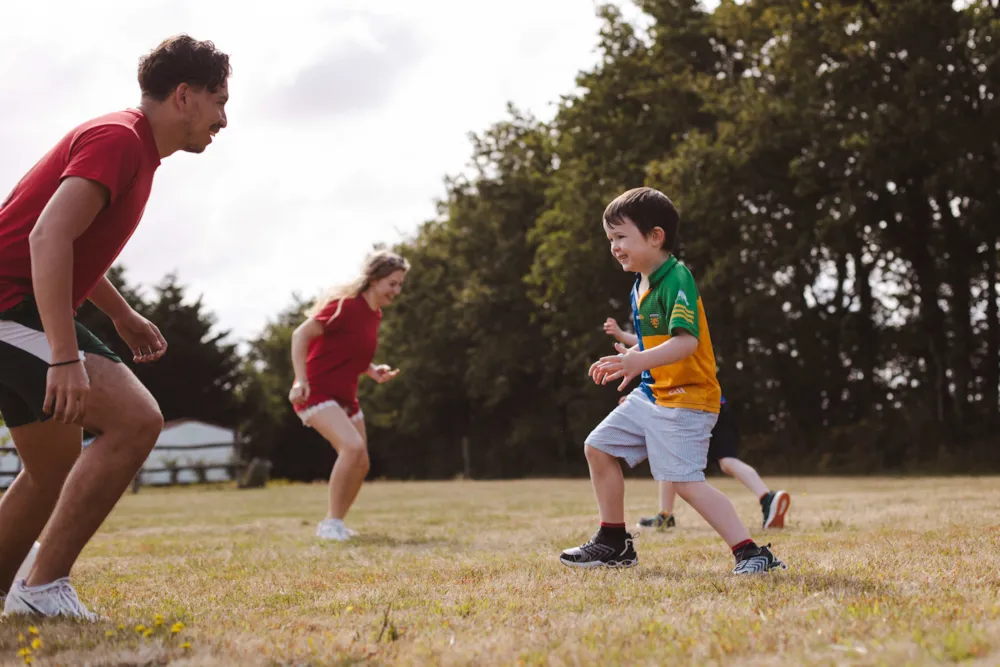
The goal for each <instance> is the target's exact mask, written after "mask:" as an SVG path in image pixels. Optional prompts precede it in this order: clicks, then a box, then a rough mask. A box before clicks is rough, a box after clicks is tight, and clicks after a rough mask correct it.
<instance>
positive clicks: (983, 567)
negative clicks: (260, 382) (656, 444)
mask: <svg viewBox="0 0 1000 667" xmlns="http://www.w3.org/2000/svg"><path fill="white" fill-rule="evenodd" d="M771 481H772V482H775V483H780V484H781V485H782V486H783V487H784V488H786V489H788V490H789V491H790V492H791V493H792V496H793V504H792V512H791V515H790V527H789V528H788V529H786V530H785V531H783V532H780V533H772V534H767V535H765V534H762V531H760V530H759V529H756V530H754V531H753V532H754V537H755V538H756V539H758V540H763V541H764V542H768V541H769V542H772V543H773V545H774V550H775V552H776V553H777V554H778V555H779V557H781V558H783V559H785V560H786V561H787V562H788V563H789V566H790V570H788V571H787V572H777V573H773V574H771V575H769V576H764V577H754V578H741V579H738V578H734V577H732V576H730V575H729V570H730V569H731V567H732V559H731V556H730V555H729V554H728V551H727V549H726V547H725V545H724V544H722V543H721V541H720V540H719V539H718V538H717V537H716V536H715V534H714V533H713V532H712V530H711V529H710V528H709V527H708V526H707V525H706V524H705V523H704V522H703V521H702V520H701V519H700V518H699V517H698V516H697V515H696V514H695V513H694V512H693V511H692V510H691V509H690V508H688V507H687V506H685V505H683V503H679V512H678V519H679V522H680V526H679V527H678V528H677V529H675V530H673V531H671V532H669V533H648V534H644V535H642V536H641V537H640V538H639V540H638V542H637V548H638V551H639V559H640V564H639V566H638V567H637V568H634V569H632V570H627V571H596V572H579V571H573V570H569V569H567V568H565V567H563V566H561V565H560V564H559V562H558V555H559V551H560V550H561V549H563V548H565V547H569V546H574V545H576V544H578V543H580V542H582V541H583V540H585V539H587V538H588V537H589V536H590V534H591V533H592V532H593V530H594V527H595V509H594V502H593V498H592V495H591V491H590V487H589V483H588V482H587V481H585V480H579V481H519V482H489V483H483V482H479V483H477V482H452V483H376V484H369V485H366V486H365V488H364V489H363V490H362V494H361V498H360V502H359V504H358V507H357V508H356V511H355V513H354V514H353V515H352V516H351V520H350V521H349V524H350V525H352V526H354V527H356V528H357V529H358V530H360V531H362V536H361V537H360V538H358V539H356V541H355V542H354V543H352V544H349V545H340V544H325V543H320V542H318V541H317V540H316V539H315V538H314V537H313V531H314V528H315V523H316V520H317V519H318V518H320V516H321V514H322V512H323V508H324V502H325V500H324V499H325V488H324V487H323V486H321V485H275V486H271V487H270V488H268V489H266V490H255V491H238V490H235V489H232V488H221V487H215V488H202V489H173V490H163V491H157V490H152V489H145V490H143V492H142V493H140V494H139V495H138V496H131V495H130V496H127V497H126V498H125V499H124V500H123V501H122V503H121V504H120V505H119V507H118V509H117V510H116V512H115V513H114V515H113V516H112V517H111V518H110V519H109V520H108V522H107V523H106V524H105V526H104V527H103V529H102V530H101V532H100V533H99V534H98V536H97V537H96V538H95V539H94V541H93V542H92V543H91V545H90V546H89V547H88V549H87V550H86V552H85V553H84V556H83V558H82V559H81V561H80V563H79V564H78V565H77V569H76V570H75V572H74V580H75V582H76V584H77V588H78V590H79V591H80V594H81V597H82V598H83V600H84V601H85V602H86V603H89V604H90V605H91V606H92V607H94V608H97V609H98V610H99V611H101V612H102V613H104V614H108V615H109V616H110V617H111V618H112V619H113V620H111V621H109V622H103V623H99V624H96V625H81V624H77V623H72V622H67V621H41V622H36V623H34V624H32V623H29V622H28V621H26V620H12V619H5V620H3V621H2V622H0V657H2V659H3V661H4V663H5V664H23V662H24V657H22V656H18V655H17V654H18V652H19V651H20V650H22V649H24V648H25V647H28V648H30V643H31V641H32V640H34V639H39V640H40V642H41V645H40V647H38V648H36V649H32V650H31V653H30V657H32V658H33V660H34V664H66V665H83V664H92V665H117V664H127V665H145V664H165V663H167V662H170V663H171V664H178V665H257V664H261V665H270V664H296V665H298V664H315V665H330V664H334V665H336V664H341V665H349V664H358V663H366V664H406V665H430V664H435V665H438V664H440V665H453V664H476V665H511V664H528V665H534V664H552V665H591V664H602V665H615V664H628V665H635V664H649V665H653V664H657V665H660V664H672V663H677V664H699V665H701V664H726V665H742V664H762V665H778V664H781V665H807V664H819V665H826V664H830V665H833V664H861V665H867V664H872V665H874V664H891V665H904V664H936V663H939V662H950V661H962V660H969V659H972V660H978V661H980V662H982V663H983V664H997V663H1000V596H998V584H1000V566H998V563H1000V557H998V556H1000V527H998V526H997V517H998V516H1000V485H998V480H997V479H988V478H979V479H973V478H962V479H958V478H949V479H912V480H905V479H904V480H896V479H863V480H859V479H845V480H837V479H782V480H771ZM713 483H716V484H717V485H718V486H719V487H720V488H722V489H723V490H724V491H725V492H726V493H727V494H728V495H729V496H730V497H731V498H732V499H733V500H734V501H735V502H736V505H737V509H738V510H739V512H740V515H741V516H742V517H743V518H744V519H745V520H746V521H747V522H748V523H751V522H752V525H754V526H757V525H759V524H758V523H757V522H758V521H759V509H758V508H757V504H756V501H755V499H754V498H752V497H751V496H750V494H749V493H748V492H747V491H746V490H745V489H743V488H742V487H740V486H739V485H738V484H737V483H735V482H733V481H731V480H714V482H713ZM655 499H656V490H655V486H654V484H653V483H652V482H651V481H629V484H628V519H629V521H630V523H632V522H634V521H635V520H637V519H638V517H639V516H640V515H641V514H643V513H648V512H649V511H650V510H651V509H654V504H655ZM157 614H159V617H158V616H157ZM178 622H180V623H182V624H183V625H184V627H183V628H181V627H180V626H179V625H177V626H175V623H178ZM138 626H142V627H141V629H138V630H137V627H138ZM31 628H35V629H36V630H37V634H33V633H32V632H30V629H31ZM171 629H176V630H178V632H176V633H172V632H171ZM19 635H20V637H19ZM36 645H37V643H36Z"/></svg>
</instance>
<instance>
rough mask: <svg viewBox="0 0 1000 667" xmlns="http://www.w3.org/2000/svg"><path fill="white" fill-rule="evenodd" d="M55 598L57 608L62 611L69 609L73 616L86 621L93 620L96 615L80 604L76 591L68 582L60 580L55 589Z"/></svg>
mask: <svg viewBox="0 0 1000 667" xmlns="http://www.w3.org/2000/svg"><path fill="white" fill-rule="evenodd" d="M55 594H56V598H57V599H58V600H59V606H60V607H61V608H64V609H70V610H72V611H73V614H74V615H76V616H79V617H81V618H85V619H87V620H91V621H92V620H95V619H96V618H97V614H95V613H93V612H92V611H90V610H89V609H87V607H85V606H84V604H83V603H82V602H80V598H79V597H78V596H77V594H76V589H74V588H73V586H72V585H70V583H69V581H68V580H65V579H64V580H62V581H60V582H59V584H58V586H57V587H56V591H55Z"/></svg>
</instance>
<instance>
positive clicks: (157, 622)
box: [153, 614, 163, 627]
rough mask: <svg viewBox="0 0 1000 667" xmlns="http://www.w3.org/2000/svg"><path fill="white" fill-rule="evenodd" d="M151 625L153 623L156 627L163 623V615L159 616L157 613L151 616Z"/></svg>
mask: <svg viewBox="0 0 1000 667" xmlns="http://www.w3.org/2000/svg"><path fill="white" fill-rule="evenodd" d="M153 625H155V626H156V627H160V626H161V625H163V617H162V616H160V615H159V614H157V615H156V616H155V617H153Z"/></svg>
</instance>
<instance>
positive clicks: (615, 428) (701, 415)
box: [585, 388, 719, 482]
mask: <svg viewBox="0 0 1000 667" xmlns="http://www.w3.org/2000/svg"><path fill="white" fill-rule="evenodd" d="M718 418H719V415H717V414H716V413H714V412H704V411H702V410H691V409H689V408H665V407H663V406H660V405H656V404H655V403H653V401H651V400H650V399H649V397H648V396H646V394H645V393H643V391H642V388H637V389H634V390H633V391H632V393H630V394H629V395H628V397H627V398H626V399H625V401H624V402H622V403H621V404H620V405H619V406H618V407H617V408H615V409H614V410H612V411H611V414H609V415H608V416H607V417H605V418H604V421H602V422H601V423H600V424H598V425H597V428H595V429H594V430H593V431H591V433H590V435H588V436H587V440H586V441H585V444H586V445H587V446H589V447H593V448H594V449H599V450H601V451H602V452H604V453H606V454H610V455H611V456H614V457H616V458H620V459H624V460H625V462H626V463H628V465H629V467H631V468H634V467H635V466H637V465H639V464H640V463H642V462H643V461H645V460H646V459H647V458H648V459H649V469H650V471H652V473H653V478H654V479H656V480H659V481H661V482H703V481H705V466H706V465H707V464H708V443H709V441H710V440H711V439H712V429H713V428H715V422H716V420H717V419H718Z"/></svg>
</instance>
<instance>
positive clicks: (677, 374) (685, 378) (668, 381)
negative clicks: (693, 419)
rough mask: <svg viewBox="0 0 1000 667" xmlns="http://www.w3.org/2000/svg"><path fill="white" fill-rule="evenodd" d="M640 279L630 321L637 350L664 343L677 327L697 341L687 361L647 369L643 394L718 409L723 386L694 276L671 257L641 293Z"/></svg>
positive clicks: (677, 403)
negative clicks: (636, 342)
mask: <svg viewBox="0 0 1000 667" xmlns="http://www.w3.org/2000/svg"><path fill="white" fill-rule="evenodd" d="M641 280H642V277H641V276H637V277H636V280H635V286H634V287H633V288H632V319H633V322H632V323H633V325H634V327H635V332H636V334H637V335H638V337H639V349H640V350H648V349H650V348H653V347H656V346H657V345H661V344H663V343H665V342H667V341H668V340H670V337H671V335H672V334H673V333H675V332H677V331H678V330H680V331H686V332H687V333H689V334H691V335H692V336H694V337H695V338H697V339H698V349H697V350H695V353H694V354H692V355H691V356H690V357H688V358H687V359H684V360H683V361H679V362H677V363H676V364H670V365H669V366H660V367H658V368H653V369H650V370H648V371H644V372H643V374H642V385H641V386H642V390H643V392H645V394H646V395H647V396H648V397H649V398H650V400H651V401H653V402H654V403H656V404H657V405H662V406H664V407H668V408H688V409H691V410H704V411H705V412H716V413H717V412H719V406H720V402H721V399H722V390H721V389H720V387H719V381H718V379H717V378H716V369H715V352H714V351H713V350H712V337H711V336H710V335H709V332H708V320H707V319H706V318H705V308H704V306H703V305H702V302H701V297H700V296H699V295H698V288H697V286H695V284H694V277H693V276H692V275H691V272H690V271H689V270H688V268H687V267H686V266H684V265H683V264H681V263H680V262H678V261H677V258H676V257H674V256H673V255H671V256H670V258H669V259H667V261H666V262H664V263H663V265H662V266H661V267H660V268H658V269H657V270H656V271H654V272H653V274H652V275H651V276H649V289H648V290H646V292H645V293H644V294H639V283H640V281H641Z"/></svg>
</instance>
